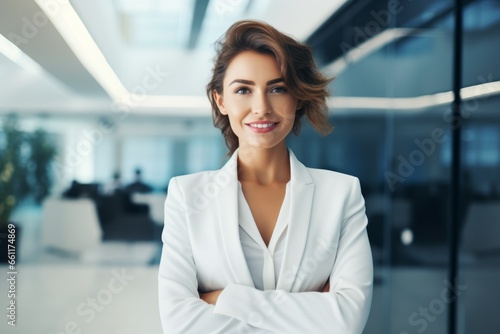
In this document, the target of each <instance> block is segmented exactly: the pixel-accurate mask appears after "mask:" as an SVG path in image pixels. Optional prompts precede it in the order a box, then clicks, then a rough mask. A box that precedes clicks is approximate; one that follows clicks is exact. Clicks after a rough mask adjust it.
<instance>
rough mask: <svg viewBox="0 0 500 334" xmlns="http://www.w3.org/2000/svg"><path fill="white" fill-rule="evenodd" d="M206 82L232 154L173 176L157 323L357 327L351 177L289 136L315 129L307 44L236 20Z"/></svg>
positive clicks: (364, 247)
mask: <svg viewBox="0 0 500 334" xmlns="http://www.w3.org/2000/svg"><path fill="white" fill-rule="evenodd" d="M218 46H219V47H218V52H217V55H216V58H215V65H214V69H213V77H212V80H211V81H210V83H209V84H208V85H207V94H208V98H209V100H210V102H211V104H212V109H213V110H212V116H213V120H214V125H215V126H216V127H218V128H219V129H220V130H221V131H222V133H223V135H224V137H225V141H226V144H227V146H228V148H229V155H230V158H229V160H228V162H227V163H226V164H225V165H224V166H223V167H222V168H221V169H220V170H216V171H207V172H201V173H195V174H190V175H184V176H177V177H174V178H172V179H171V180H170V183H169V187H168V195H167V199H166V202H165V228H164V231H163V235H162V239H163V253H162V258H161V262H160V270H159V303H160V317H161V321H162V326H163V331H164V332H165V333H196V334H200V333H209V334H211V333H301V334H304V333H314V334H319V333H342V334H347V333H361V332H362V330H363V327H364V325H365V323H366V320H367V317H368V313H369V310H370V303H371V295H372V277H373V267H372V259H371V252H370V246H369V242H368V237H367V234H366V224H367V219H366V216H365V208H364V200H363V197H362V195H361V191H360V187H359V182H358V179H357V178H355V177H352V176H348V175H345V174H340V173H336V172H332V171H328V170H321V169H312V168H307V167H305V166H304V165H303V164H302V163H300V162H299V161H298V160H297V158H296V157H295V155H294V154H293V152H292V151H291V150H290V149H288V148H287V146H286V142H285V137H286V136H287V135H288V134H289V133H290V131H292V130H293V132H294V133H295V134H298V133H299V130H300V124H301V123H300V121H301V118H302V116H304V115H305V116H306V117H307V119H308V120H309V121H310V122H311V124H312V125H313V127H314V128H315V129H316V130H318V131H319V132H320V133H322V134H326V133H328V132H329V131H330V130H331V126H330V125H329V124H328V118H327V114H326V113H327V108H326V103H325V99H326V97H327V91H326V89H325V88H326V86H327V84H328V83H329V82H330V80H328V79H326V78H325V77H323V76H322V75H321V74H320V73H319V71H318V70H317V69H316V66H315V65H314V62H313V60H312V57H311V53H310V50H309V48H308V47H306V46H305V45H302V44H300V43H299V42H297V41H296V40H294V39H292V38H290V37H288V36H286V35H284V34H282V33H280V32H278V31H277V30H275V29H274V28H272V27H271V26H269V25H267V24H264V23H261V22H258V21H240V22H237V23H235V24H234V25H232V26H231V27H230V28H229V30H228V31H227V33H226V34H225V38H224V39H223V40H222V41H220V42H219V44H218Z"/></svg>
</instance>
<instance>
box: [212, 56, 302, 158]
mask: <svg viewBox="0 0 500 334" xmlns="http://www.w3.org/2000/svg"><path fill="white" fill-rule="evenodd" d="M214 96H215V101H216V102H217V105H218V107H219V110H220V111H221V113H222V114H223V115H227V116H228V117H229V122H230V124H231V129H232V130H233V132H234V133H235V134H236V136H237V137H238V139H239V146H240V147H249V146H251V147H255V148H271V147H274V146H276V145H277V144H279V143H281V142H282V141H283V140H284V139H285V137H286V136H287V135H288V133H290V131H291V130H292V127H293V123H294V120H295V112H296V110H297V109H298V104H297V99H296V98H294V97H293V96H292V95H291V94H290V93H289V92H288V87H286V85H285V82H284V78H283V77H282V75H281V72H280V69H279V67H278V63H277V61H276V59H275V58H274V57H273V56H272V55H267V54H260V53H257V52H254V51H244V52H241V53H239V54H238V55H237V56H236V57H234V58H233V60H232V61H231V63H230V64H229V66H228V68H227V70H226V74H225V77H224V82H223V93H222V94H218V93H217V92H215V93H214ZM252 124H253V125H252Z"/></svg>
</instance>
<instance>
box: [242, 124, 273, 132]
mask: <svg viewBox="0 0 500 334" xmlns="http://www.w3.org/2000/svg"><path fill="white" fill-rule="evenodd" d="M246 125H247V126H248V127H249V128H250V130H252V131H253V132H256V133H266V132H271V131H273V130H274V129H276V126H277V125H278V123H251V124H246Z"/></svg>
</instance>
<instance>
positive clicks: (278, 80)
mask: <svg viewBox="0 0 500 334" xmlns="http://www.w3.org/2000/svg"><path fill="white" fill-rule="evenodd" d="M284 81H285V80H284V79H283V78H276V79H273V80H269V81H268V82H267V83H266V86H270V85H274V84H275V83H278V82H284ZM234 83H242V84H245V85H252V86H254V85H255V82H253V81H251V80H245V79H236V80H233V81H232V82H231V83H230V84H229V86H231V85H232V84H234Z"/></svg>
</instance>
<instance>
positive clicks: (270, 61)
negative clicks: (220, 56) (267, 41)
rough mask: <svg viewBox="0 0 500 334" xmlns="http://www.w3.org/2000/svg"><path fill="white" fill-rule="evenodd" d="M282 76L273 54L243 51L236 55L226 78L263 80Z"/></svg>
mask: <svg viewBox="0 0 500 334" xmlns="http://www.w3.org/2000/svg"><path fill="white" fill-rule="evenodd" d="M280 76H281V72H280V68H279V66H278V62H277V60H276V58H275V57H274V56H273V55H270V54H262V53H258V52H255V51H243V52H240V53H239V54H238V55H237V56H236V57H234V58H233V59H232V60H231V62H230V63H229V66H228V68H227V70H226V76H225V80H226V79H248V80H253V79H255V80H257V79H259V78H261V79H262V80H269V79H275V78H278V77H280Z"/></svg>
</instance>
